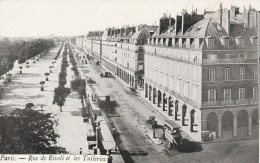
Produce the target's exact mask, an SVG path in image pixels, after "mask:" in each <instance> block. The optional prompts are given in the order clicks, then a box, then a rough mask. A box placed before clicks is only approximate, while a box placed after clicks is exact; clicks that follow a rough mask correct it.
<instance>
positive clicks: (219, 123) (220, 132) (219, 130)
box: [218, 118, 222, 137]
mask: <svg viewBox="0 0 260 163" xmlns="http://www.w3.org/2000/svg"><path fill="white" fill-rule="evenodd" d="M221 129H222V119H221V118H218V137H221V135H222V131H221Z"/></svg>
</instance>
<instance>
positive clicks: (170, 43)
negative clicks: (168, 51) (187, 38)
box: [167, 38, 172, 46]
mask: <svg viewBox="0 0 260 163" xmlns="http://www.w3.org/2000/svg"><path fill="white" fill-rule="evenodd" d="M167 40H168V46H172V38H168V39H167Z"/></svg>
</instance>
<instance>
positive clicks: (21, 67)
mask: <svg viewBox="0 0 260 163" xmlns="http://www.w3.org/2000/svg"><path fill="white" fill-rule="evenodd" d="M19 69H20V74H21V73H23V72H22V69H23V66H20V67H19Z"/></svg>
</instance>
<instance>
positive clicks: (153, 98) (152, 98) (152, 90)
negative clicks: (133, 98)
mask: <svg viewBox="0 0 260 163" xmlns="http://www.w3.org/2000/svg"><path fill="white" fill-rule="evenodd" d="M152 102H153V104H155V100H154V91H153V89H152Z"/></svg>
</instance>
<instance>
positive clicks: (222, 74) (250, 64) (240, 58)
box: [143, 6, 259, 141]
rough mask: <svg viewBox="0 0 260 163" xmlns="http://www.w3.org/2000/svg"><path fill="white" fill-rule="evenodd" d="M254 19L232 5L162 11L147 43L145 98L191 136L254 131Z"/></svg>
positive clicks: (200, 137)
mask: <svg viewBox="0 0 260 163" xmlns="http://www.w3.org/2000/svg"><path fill="white" fill-rule="evenodd" d="M258 19H259V12H257V11H255V10H254V9H252V8H249V9H248V10H245V11H244V12H242V13H240V11H239V9H238V8H236V7H235V6H232V7H231V9H230V10H228V9H223V8H222V6H220V9H219V10H218V11H215V12H209V11H205V13H204V14H203V15H198V14H197V12H196V10H194V11H192V13H191V14H188V13H187V11H185V10H183V11H182V13H181V15H177V16H176V18H171V17H169V16H167V15H164V16H163V17H162V18H161V19H160V25H159V28H158V30H157V31H156V32H155V33H154V34H153V35H152V36H151V37H150V38H148V42H147V45H145V86H144V95H143V96H144V98H145V99H146V100H147V101H148V102H150V103H151V104H152V105H153V106H154V107H155V108H156V109H157V110H158V111H159V112H161V113H162V114H163V115H165V116H166V117H167V118H168V119H169V120H173V121H174V122H176V123H177V124H178V125H180V126H181V127H182V130H183V131H184V132H186V133H187V134H188V135H189V136H191V137H192V138H193V139H194V140H197V141H202V140H203V134H204V133H205V132H208V131H209V132H211V133H216V136H217V137H218V139H229V138H230V139H233V138H244V137H254V136H258V99H259V97H258V81H257V79H258V57H257V54H258V53H257V44H258V46H259V39H258V37H257V31H259V20H258ZM257 20H258V23H257Z"/></svg>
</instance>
